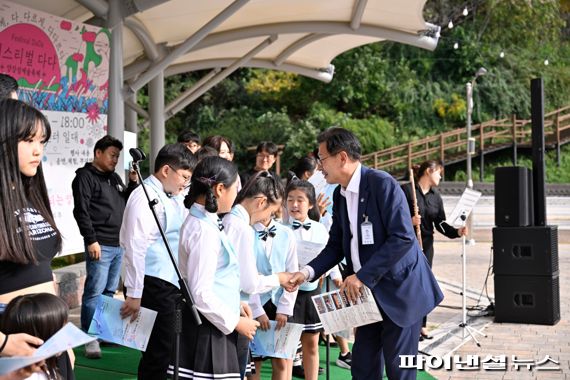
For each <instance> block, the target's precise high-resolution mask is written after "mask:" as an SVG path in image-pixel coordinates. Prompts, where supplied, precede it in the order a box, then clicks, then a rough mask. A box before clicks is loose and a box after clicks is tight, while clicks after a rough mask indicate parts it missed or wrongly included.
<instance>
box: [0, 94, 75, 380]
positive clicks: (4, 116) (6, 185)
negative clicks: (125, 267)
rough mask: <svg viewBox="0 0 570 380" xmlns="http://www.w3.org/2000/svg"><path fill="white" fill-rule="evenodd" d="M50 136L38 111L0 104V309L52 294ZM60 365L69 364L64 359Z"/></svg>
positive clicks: (55, 233) (56, 239)
mask: <svg viewBox="0 0 570 380" xmlns="http://www.w3.org/2000/svg"><path fill="white" fill-rule="evenodd" d="M50 135H51V128H50V124H49V122H48V120H47V118H46V117H45V116H44V115H43V114H42V113H41V112H40V111H38V110H37V109H35V108H33V107H31V106H29V105H27V104H26V103H24V102H21V101H18V100H14V99H3V100H0V218H1V221H0V304H8V303H9V302H10V301H11V300H12V299H14V298H16V297H18V296H20V295H25V294H31V293H42V292H44V293H51V294H55V286H54V280H53V273H52V270H51V266H50V264H51V260H52V258H53V257H54V256H55V255H56V253H57V252H59V251H60V250H61V244H62V239H61V234H60V232H59V230H58V229H57V227H56V225H55V221H54V218H53V213H52V211H51V207H50V203H49V197H48V192H47V187H46V183H45V180H44V176H43V171H42V165H41V163H42V160H43V158H44V157H43V156H44V146H45V144H46V143H47V141H48V140H49V138H50ZM4 339H5V340H6V339H11V338H10V337H8V338H6V337H4ZM63 359H65V364H66V366H67V365H70V364H71V362H70V359H69V357H68V355H67V353H64V355H62V360H63ZM60 373H61V374H62V378H63V379H73V378H74V375H73V372H72V371H71V370H70V371H67V372H66V371H65V368H61V367H60Z"/></svg>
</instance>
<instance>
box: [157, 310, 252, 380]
mask: <svg viewBox="0 0 570 380" xmlns="http://www.w3.org/2000/svg"><path fill="white" fill-rule="evenodd" d="M200 317H201V319H202V324H201V325H200V326H197V325H196V323H195V322H194V319H193V318H192V315H191V313H190V312H189V311H187V310H184V312H183V317H182V318H183V322H182V336H181V337H180V365H179V370H178V374H179V377H180V378H181V379H200V380H205V379H224V380H225V379H228V380H230V379H236V380H237V379H240V378H241V377H240V365H239V360H238V333H237V332H236V331H234V332H232V333H231V334H229V335H225V334H224V333H222V332H221V331H220V330H218V329H217V328H216V327H215V326H214V325H213V324H212V323H211V322H210V321H208V320H207V319H206V318H205V317H204V316H202V315H200ZM171 357H172V358H174V353H173V354H172V356H171ZM173 369H174V367H173V365H172V364H170V365H169V366H168V374H169V375H172V374H173Z"/></svg>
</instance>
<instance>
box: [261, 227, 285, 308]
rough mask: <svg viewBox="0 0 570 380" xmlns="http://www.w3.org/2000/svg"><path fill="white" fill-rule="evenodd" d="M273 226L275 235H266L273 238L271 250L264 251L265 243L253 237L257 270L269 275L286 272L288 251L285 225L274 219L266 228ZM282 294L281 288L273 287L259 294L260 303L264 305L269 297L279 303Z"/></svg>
mask: <svg viewBox="0 0 570 380" xmlns="http://www.w3.org/2000/svg"><path fill="white" fill-rule="evenodd" d="M272 226H275V236H274V237H268V239H273V241H272V243H271V252H269V253H268V252H266V251H265V244H264V242H263V240H261V239H260V238H259V237H257V236H256V238H255V246H254V253H255V260H256V264H257V270H258V271H259V273H261V274H263V275H265V276H269V275H271V274H274V273H279V272H287V268H286V264H287V253H288V251H289V246H290V242H289V234H287V231H286V230H285V229H286V228H287V227H285V226H284V225H282V224H281V223H277V222H275V221H273V222H271V224H270V225H269V226H268V228H271V227H272ZM281 295H283V288H281V287H279V288H276V289H273V290H272V291H270V292H266V293H263V294H260V295H259V297H260V299H261V305H265V303H266V302H267V301H269V300H270V299H271V301H272V302H273V304H274V305H276V306H277V305H278V304H279V299H280V298H281Z"/></svg>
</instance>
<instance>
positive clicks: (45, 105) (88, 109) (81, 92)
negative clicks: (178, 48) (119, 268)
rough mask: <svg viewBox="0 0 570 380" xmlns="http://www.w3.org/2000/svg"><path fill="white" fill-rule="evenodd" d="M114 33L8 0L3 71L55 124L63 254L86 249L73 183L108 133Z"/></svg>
mask: <svg viewBox="0 0 570 380" xmlns="http://www.w3.org/2000/svg"><path fill="white" fill-rule="evenodd" d="M109 56H110V32H109V31H108V30H107V29H104V28H98V27H95V26H91V25H86V24H82V23H77V22H74V21H69V20H66V19H63V18H61V17H57V16H53V15H50V14H48V13H44V12H40V11H37V10H34V9H31V8H27V7H24V6H22V5H19V4H14V3H11V2H8V1H5V0H0V72H1V73H4V74H8V75H10V76H12V77H14V78H16V80H17V81H18V84H19V86H20V89H19V93H18V96H19V99H20V100H22V101H25V102H27V103H29V104H31V105H33V106H34V107H36V108H37V109H39V110H41V111H42V112H43V113H44V114H45V115H46V116H47V118H48V120H49V122H50V124H51V127H52V137H51V139H50V141H49V143H48V145H47V146H46V149H45V152H44V157H43V160H42V165H43V169H44V174H45V178H46V185H47V187H48V193H49V197H50V202H51V206H52V210H53V212H54V216H55V221H56V223H57V226H58V228H59V230H60V231H61V232H62V235H63V250H62V253H61V255H66V254H71V253H78V252H83V250H84V247H83V238H82V237H81V235H80V233H79V229H78V227H77V224H76V223H75V219H74V218H73V195H72V191H71V182H72V181H73V178H74V177H75V170H77V169H78V168H79V167H82V166H83V165H84V164H85V163H86V162H88V161H91V159H92V157H93V146H94V145H95V142H96V141H97V140H98V139H99V138H101V137H103V136H104V135H105V134H106V132H107V112H108V85H109Z"/></svg>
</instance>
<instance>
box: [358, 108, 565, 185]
mask: <svg viewBox="0 0 570 380" xmlns="http://www.w3.org/2000/svg"><path fill="white" fill-rule="evenodd" d="M544 132H545V143H546V145H547V148H548V149H556V150H557V158H558V162H560V146H561V145H564V144H566V143H568V142H570V106H566V107H563V108H560V109H558V110H556V111H553V112H550V113H548V114H546V115H545V118H544ZM472 137H474V138H475V151H476V155H478V156H480V157H481V159H482V158H483V157H484V155H485V154H486V153H490V152H494V151H497V150H501V149H506V148H513V154H514V160H515V161H516V149H517V148H518V147H528V146H530V144H531V121H530V120H526V119H517V118H516V116H515V115H513V116H512V117H510V118H506V119H501V120H489V121H486V122H483V123H481V124H476V125H473V127H472ZM466 151H467V131H466V129H465V128H459V129H456V130H453V131H448V132H443V133H440V134H438V135H434V136H428V137H425V138H423V139H421V140H416V141H411V142H409V143H407V144H401V145H397V146H394V147H391V148H387V149H384V150H380V151H378V152H374V153H370V154H367V155H365V156H363V157H362V161H363V163H365V164H366V165H368V166H370V167H373V168H377V169H382V170H385V171H387V172H390V173H391V174H392V175H394V176H395V177H397V178H403V177H405V175H406V173H407V170H408V168H410V167H411V166H412V164H413V163H420V162H422V161H425V160H429V159H439V160H442V161H443V162H444V164H445V165H448V164H452V163H456V162H459V161H463V160H465V159H466V158H467V154H466Z"/></svg>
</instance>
